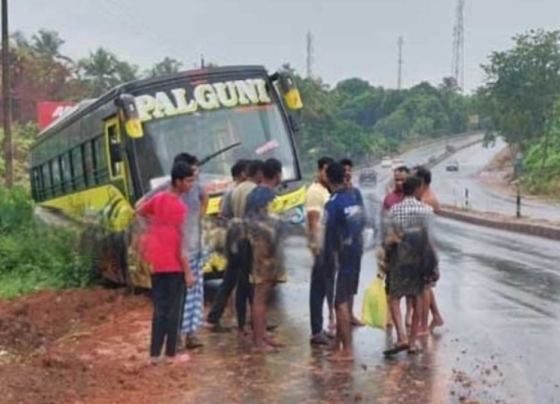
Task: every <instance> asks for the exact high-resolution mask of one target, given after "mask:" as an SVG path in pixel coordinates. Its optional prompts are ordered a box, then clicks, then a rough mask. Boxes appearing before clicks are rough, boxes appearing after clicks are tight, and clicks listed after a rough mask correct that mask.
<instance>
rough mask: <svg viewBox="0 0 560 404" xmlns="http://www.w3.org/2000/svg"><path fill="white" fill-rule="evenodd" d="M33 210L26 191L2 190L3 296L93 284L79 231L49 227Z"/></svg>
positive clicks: (0, 285)
mask: <svg viewBox="0 0 560 404" xmlns="http://www.w3.org/2000/svg"><path fill="white" fill-rule="evenodd" d="M33 209H34V205H33V203H32V201H31V199H30V198H29V195H28V193H27V191H25V190H23V189H21V188H15V189H13V190H6V189H0V297H8V298H10V297H15V296H17V295H20V294H24V293H30V292H33V291H35V290H38V289H44V288H55V289H60V288H68V287H85V286H87V285H89V284H91V282H92V281H93V272H92V271H91V265H90V262H91V261H90V259H89V258H88V257H86V256H84V255H82V254H80V253H78V252H77V249H76V247H77V246H76V240H78V239H79V231H78V230H77V229H75V228H70V227H52V226H48V225H46V224H44V223H42V222H41V221H39V220H38V219H37V218H36V217H34V215H33Z"/></svg>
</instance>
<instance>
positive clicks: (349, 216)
mask: <svg viewBox="0 0 560 404" xmlns="http://www.w3.org/2000/svg"><path fill="white" fill-rule="evenodd" d="M327 178H328V182H329V188H330V190H331V192H332V195H331V197H330V199H329V201H328V202H327V204H326V205H325V215H324V225H325V242H324V245H323V250H322V257H323V260H324V261H323V262H324V265H325V266H326V268H329V269H330V270H331V271H333V272H334V274H335V279H336V280H335V287H334V307H335V312H336V339H335V353H334V355H333V357H332V359H333V360H352V359H353V356H352V335H351V319H352V314H351V312H350V302H351V300H352V297H353V295H354V280H355V276H356V272H357V271H358V267H359V265H360V255H361V250H362V246H361V236H362V221H363V219H362V218H363V213H362V208H361V206H360V205H359V204H358V203H357V202H356V197H355V195H354V194H353V193H352V192H348V189H347V188H346V185H345V180H344V167H343V166H342V165H341V164H339V163H335V164H331V165H329V167H328V168H327Z"/></svg>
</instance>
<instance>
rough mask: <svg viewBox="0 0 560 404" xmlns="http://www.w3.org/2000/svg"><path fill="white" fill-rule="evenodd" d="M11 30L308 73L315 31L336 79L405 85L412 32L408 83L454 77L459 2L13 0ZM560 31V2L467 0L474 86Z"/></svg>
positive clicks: (73, 47) (126, 53)
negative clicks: (520, 38)
mask: <svg viewBox="0 0 560 404" xmlns="http://www.w3.org/2000/svg"><path fill="white" fill-rule="evenodd" d="M9 2H10V21H11V22H10V24H11V25H10V30H11V31H15V30H22V31H24V32H26V33H33V32H35V31H37V30H38V29H40V28H48V29H53V30H56V31H58V32H59V33H60V34H61V36H62V37H63V38H64V39H65V40H66V43H65V45H64V47H63V51H64V53H66V54H68V55H69V56H71V57H74V58H79V57H84V56H87V54H88V52H89V51H90V50H91V49H93V48H96V47H99V46H104V47H106V48H109V49H110V50H112V51H114V52H115V53H117V54H118V55H119V56H121V57H122V58H124V59H126V60H128V61H129V62H133V63H135V64H138V65H140V66H141V67H146V68H147V67H149V66H150V65H151V64H153V63H154V62H156V61H158V60H161V59H162V58H164V57H165V56H170V57H173V58H176V59H179V60H181V61H182V62H183V63H184V64H185V66H186V67H192V66H193V65H194V64H195V63H197V62H198V60H199V55H200V54H201V53H203V54H204V55H205V58H206V59H207V60H209V61H215V62H216V63H218V64H220V65H226V64H264V65H266V66H267V67H268V68H270V69H276V68H278V67H279V66H281V65H282V64H283V63H285V62H289V63H290V64H291V65H292V66H294V67H295V68H296V69H297V70H298V71H300V72H301V73H303V72H305V60H306V47H305V36H306V32H307V31H308V30H310V31H311V32H312V33H313V35H314V37H315V40H314V47H315V63H314V73H315V74H316V75H318V76H321V77H322V78H323V80H324V81H326V82H327V83H330V84H334V83H336V82H337V81H339V80H341V79H344V78H349V77H361V78H364V79H367V80H368V81H370V82H371V83H373V84H375V85H383V86H389V87H395V86H396V83H397V53H398V52H397V49H398V48H397V40H398V37H399V36H401V35H402V36H403V37H404V40H405V45H404V68H403V70H404V71H403V82H404V85H405V86H406V87H408V86H411V85H414V84H416V83H418V82H420V81H422V80H428V81H431V82H439V81H441V78H442V77H444V76H448V75H450V71H451V58H452V56H451V55H452V43H453V38H452V31H453V25H454V22H455V9H456V0H89V1H88V0H9ZM539 27H540V28H546V29H560V0H466V9H465V87H466V88H467V89H472V88H476V87H477V86H478V85H479V84H481V81H482V79H483V74H482V72H481V70H480V67H479V66H480V64H481V63H483V62H484V61H485V60H486V58H487V56H488V55H489V54H490V52H491V51H492V50H498V49H505V48H507V47H509V46H510V45H511V37H512V36H513V35H515V34H516V33H520V32H523V31H526V30H528V29H531V28H539Z"/></svg>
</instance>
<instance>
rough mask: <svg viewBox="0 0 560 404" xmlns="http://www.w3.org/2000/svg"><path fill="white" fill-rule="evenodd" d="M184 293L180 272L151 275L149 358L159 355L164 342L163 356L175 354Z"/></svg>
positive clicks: (183, 282)
mask: <svg viewBox="0 0 560 404" xmlns="http://www.w3.org/2000/svg"><path fill="white" fill-rule="evenodd" d="M184 291H185V276H184V274H183V273H182V272H173V273H162V274H154V275H152V300H153V304H154V315H153V318H152V342H151V346H150V356H151V357H158V356H160V355H161V350H162V348H163V343H164V342H165V355H166V356H175V354H176V353H177V338H178V336H179V334H178V332H177V330H178V328H179V324H180V313H181V303H182V302H183V293H184Z"/></svg>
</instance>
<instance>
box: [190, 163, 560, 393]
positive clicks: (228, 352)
mask: <svg viewBox="0 0 560 404" xmlns="http://www.w3.org/2000/svg"><path fill="white" fill-rule="evenodd" d="M436 172H437V171H436ZM375 199H378V198H375ZM435 227H436V235H437V237H436V243H437V247H438V253H439V258H440V267H441V272H442V278H441V281H440V282H439V284H438V286H437V289H436V293H437V297H438V302H439V305H440V308H441V310H442V313H443V315H444V318H445V320H446V324H445V325H444V326H443V327H442V328H441V329H439V330H438V331H437V333H436V334H435V335H433V336H431V337H428V338H427V339H425V340H424V341H423V347H424V350H423V352H422V353H421V354H419V355H418V356H408V355H407V354H401V355H400V356H397V357H396V358H394V359H391V360H386V359H384V358H383V356H382V351H383V350H384V349H385V348H386V347H387V346H388V345H389V344H390V343H391V334H390V333H387V332H385V331H382V330H376V329H369V328H359V329H356V330H355V332H354V344H355V357H356V360H355V361H354V363H347V364H344V363H342V364H341V363H331V362H330V361H329V360H328V357H327V353H326V351H324V350H321V349H315V348H311V347H310V346H309V343H308V338H309V315H308V292H309V275H310V267H311V256H310V254H309V253H308V251H307V249H306V246H305V240H304V239H303V238H297V237H294V238H291V239H289V240H288V242H287V245H286V248H287V258H288V268H289V282H288V283H287V284H284V285H281V286H279V287H278V290H277V291H276V292H275V294H274V297H273V301H272V313H271V316H270V317H271V319H272V320H273V321H274V322H276V323H278V324H279V328H278V331H277V334H278V339H279V340H281V341H282V342H284V343H286V344H287V347H286V348H284V349H282V351H281V352H280V353H278V354H272V355H253V354H251V352H250V350H249V347H248V344H247V343H246V342H244V341H242V340H239V339H238V338H237V337H236V335H235V334H234V333H228V334H209V333H205V334H204V336H203V338H204V339H205V342H206V347H205V348H204V350H203V351H202V352H200V353H198V354H196V356H195V358H194V360H193V361H192V362H191V364H190V365H189V366H190V369H189V371H188V377H189V378H192V380H193V381H195V382H196V385H197V386H198V387H197V388H194V389H191V390H189V392H186V393H185V395H184V396H183V397H181V400H180V401H179V402H180V403H192V402H200V403H286V404H288V403H289V404H291V403H353V402H367V403H380V404H381V403H387V404H388V403H418V404H424V403H429V404H432V403H434V404H435V403H469V402H470V403H510V404H517V403H519V404H533V403H534V404H541V403H542V404H553V403H560V388H559V385H558V384H559V383H560V364H559V362H560V339H558V335H559V334H560V319H559V317H560V268H559V267H558V265H557V261H558V259H557V257H558V251H559V247H560V244H559V243H557V242H553V241H548V240H543V239H538V238H533V237H531V236H522V235H517V234H513V233H507V232H503V231H497V230H491V229H486V228H479V227H476V226H472V225H468V224H463V223H458V222H453V221H449V220H446V219H439V218H438V220H437V221H436V224H435ZM376 270H377V268H376V262H375V257H374V253H373V251H371V250H370V251H368V252H367V253H366V254H365V255H364V258H363V265H362V279H361V291H360V295H359V296H358V298H357V304H356V306H357V307H356V308H355V311H356V314H359V311H360V310H359V309H360V306H361V297H362V293H363V290H364V289H365V287H366V286H367V285H368V284H369V283H370V282H371V281H372V280H373V279H374V277H375V274H376ZM212 289H213V288H212V286H211V285H209V288H208V292H209V293H208V295H209V297H211V294H212ZM224 320H225V322H233V319H232V318H231V317H229V316H226V317H225V318H224Z"/></svg>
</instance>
